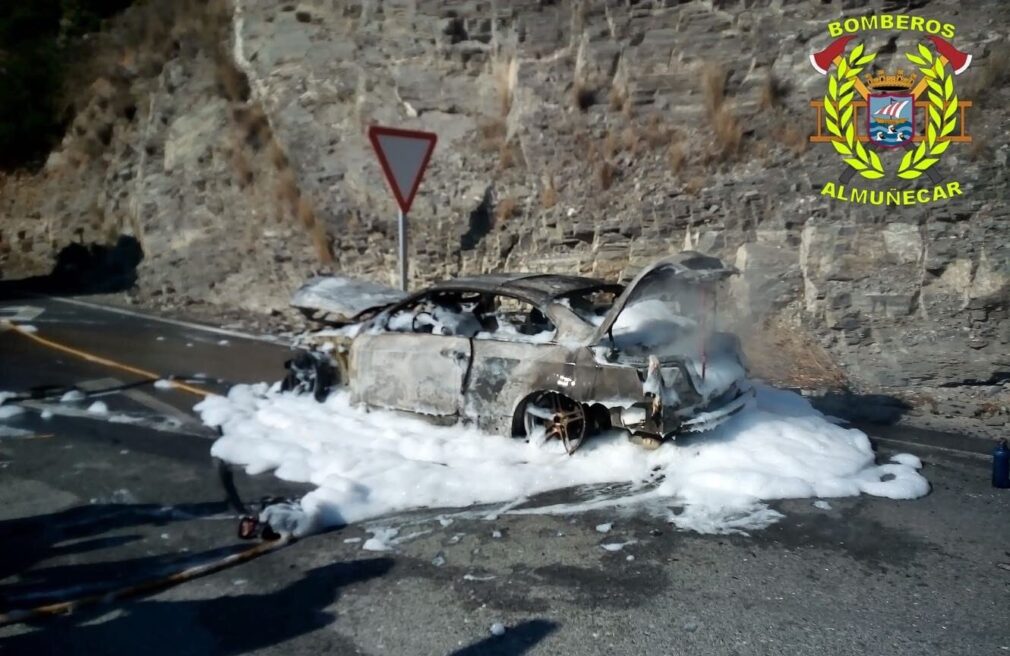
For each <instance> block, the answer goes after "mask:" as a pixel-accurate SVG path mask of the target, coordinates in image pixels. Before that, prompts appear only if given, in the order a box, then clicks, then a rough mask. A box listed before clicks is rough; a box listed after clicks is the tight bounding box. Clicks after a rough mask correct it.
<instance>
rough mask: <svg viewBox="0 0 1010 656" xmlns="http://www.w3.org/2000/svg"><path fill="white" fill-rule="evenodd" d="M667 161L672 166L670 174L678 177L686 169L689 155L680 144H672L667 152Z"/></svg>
mask: <svg viewBox="0 0 1010 656" xmlns="http://www.w3.org/2000/svg"><path fill="white" fill-rule="evenodd" d="M666 160H667V162H669V164H670V172H671V173H673V174H674V175H677V174H678V173H680V172H681V171H682V170H683V169H684V165H685V164H686V163H687V153H685V152H684V147H683V146H682V145H681V144H679V143H672V144H670V147H669V148H668V149H667V151H666Z"/></svg>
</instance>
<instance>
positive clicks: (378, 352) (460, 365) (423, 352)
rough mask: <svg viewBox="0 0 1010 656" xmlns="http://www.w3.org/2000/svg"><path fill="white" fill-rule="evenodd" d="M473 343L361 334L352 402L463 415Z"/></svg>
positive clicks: (355, 347)
mask: <svg viewBox="0 0 1010 656" xmlns="http://www.w3.org/2000/svg"><path fill="white" fill-rule="evenodd" d="M469 361H470V340H468V339H466V338H464V337H453V336H447V335H429V334H419V333H395V332H388V333H380V334H377V335H369V334H365V335H359V336H358V337H356V338H355V339H354V342H353V343H352V345H351V353H350V368H351V377H350V378H351V381H350V388H351V399H352V400H353V401H354V402H358V403H364V404H366V405H369V406H374V407H381V408H390V409H395V410H406V411H409V412H417V413H421V414H426V415H437V416H447V415H455V414H458V413H459V411H460V407H461V403H462V399H463V397H462V391H463V383H464V379H465V377H466V374H467V369H468V365H469Z"/></svg>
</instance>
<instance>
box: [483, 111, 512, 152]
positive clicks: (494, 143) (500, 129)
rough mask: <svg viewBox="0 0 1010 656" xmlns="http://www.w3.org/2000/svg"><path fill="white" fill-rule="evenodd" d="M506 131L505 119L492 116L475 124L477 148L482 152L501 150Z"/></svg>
mask: <svg viewBox="0 0 1010 656" xmlns="http://www.w3.org/2000/svg"><path fill="white" fill-rule="evenodd" d="M506 132H507V129H506V125H505V119H502V118H492V119H488V120H486V121H483V122H481V123H479V124H478V125H477V135H478V141H477V148H478V149H479V150H480V151H481V152H482V153H494V152H498V151H500V150H501V147H502V144H504V143H505V134H506Z"/></svg>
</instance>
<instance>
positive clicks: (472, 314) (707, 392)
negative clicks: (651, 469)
mask: <svg viewBox="0 0 1010 656" xmlns="http://www.w3.org/2000/svg"><path fill="white" fill-rule="evenodd" d="M734 273H735V270H734V269H732V268H730V267H726V266H724V265H723V264H722V262H720V261H719V260H718V259H716V258H713V257H707V256H704V255H701V254H699V253H695V252H690V251H688V252H684V253H680V254H679V255H675V256H672V257H668V258H665V259H662V260H659V261H657V262H655V263H653V264H652V265H651V266H649V267H647V268H646V269H645V270H643V271H642V272H641V273H640V274H639V275H638V276H637V277H636V278H635V279H634V280H633V281H632V282H631V283H630V284H629V285H627V287H624V286H622V285H618V284H611V283H606V282H602V281H598V280H593V279H590V278H583V277H577V276H565V275H551V274H529V273H521V274H490V275H484V276H477V277H472V278H460V279H456V280H449V281H445V282H441V283H438V284H436V285H434V286H432V287H430V288H428V289H425V290H424V291H421V292H418V293H414V294H411V295H405V294H402V293H401V292H396V291H394V290H390V289H388V288H382V287H379V286H376V285H371V284H369V283H359V282H354V281H349V280H347V279H341V278H327V279H317V280H316V281H310V283H308V284H307V285H306V286H305V287H303V289H301V290H299V292H298V293H297V294H296V297H295V300H294V302H293V304H294V305H296V306H298V307H302V308H303V309H304V310H305V311H307V312H316V313H319V312H322V313H323V314H326V313H327V311H329V320H330V322H331V324H334V325H335V326H337V327H334V328H330V329H323V330H320V331H317V332H313V333H309V334H308V335H307V336H306V337H305V338H304V344H303V345H304V346H307V347H308V349H307V350H306V351H303V352H302V353H300V354H299V356H297V357H296V358H294V359H293V360H291V361H289V363H288V369H289V373H288V376H287V378H286V379H285V382H284V387H285V388H286V389H298V390H302V391H312V392H315V393H316V396H317V398H319V399H322V398H324V397H325V395H326V393H327V391H328V389H329V387H330V386H331V385H337V384H339V385H344V386H346V387H347V388H348V390H349V392H350V395H351V400H352V401H353V402H356V403H360V404H363V405H365V406H367V407H370V408H386V409H391V410H400V411H409V412H412V413H418V414H421V415H426V416H428V417H431V418H432V419H439V420H441V421H445V422H455V421H459V420H462V421H464V422H469V423H474V424H476V425H477V426H478V427H479V428H481V429H483V430H486V431H489V432H496V433H502V434H509V435H513V436H517V437H523V436H533V435H534V434H535V433H537V432H539V431H543V432H544V434H545V435H546V436H547V437H556V438H558V439H560V440H561V441H562V442H563V443H564V445H565V448H566V449H567V450H568V452H569V453H571V452H573V451H574V450H575V449H576V448H578V446H579V445H580V444H581V443H582V442H583V440H584V439H585V438H586V437H587V436H588V435H591V434H592V433H594V432H597V431H600V430H605V429H608V428H611V427H618V428H624V429H627V430H628V431H629V432H630V434H631V436H632V437H633V438H634V439H635V440H636V441H639V442H641V443H643V444H645V445H647V446H657V445H658V444H659V443H660V442H661V441H662V440H664V439H670V438H673V437H675V436H676V435H677V434H678V433H681V432H690V431H700V430H706V429H709V428H712V427H714V426H716V425H718V424H719V423H721V422H722V421H724V420H725V419H726V418H728V417H729V416H731V415H732V414H734V413H736V412H737V411H739V410H740V409H741V408H743V407H744V406H745V405H746V404H747V402H748V401H749V399H750V398H751V396H752V391H751V389H750V387H749V385H748V384H747V382H746V372H745V369H744V365H743V361H742V356H741V353H740V348H739V342H738V340H737V339H736V337H735V336H734V335H732V334H729V333H723V332H718V331H716V330H715V325H714V319H713V316H714V314H715V310H716V291H717V287H718V284H719V282H720V281H722V280H724V279H725V278H727V277H729V276H730V275H733V274H734ZM376 300H379V301H380V303H379V304H378V305H374V304H373V303H374V301H376ZM364 306H367V307H364ZM317 316H318V315H317Z"/></svg>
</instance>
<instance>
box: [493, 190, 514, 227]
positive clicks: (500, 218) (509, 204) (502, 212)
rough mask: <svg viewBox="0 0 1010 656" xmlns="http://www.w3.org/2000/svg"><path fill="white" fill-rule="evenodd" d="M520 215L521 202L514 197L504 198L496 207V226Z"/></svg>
mask: <svg viewBox="0 0 1010 656" xmlns="http://www.w3.org/2000/svg"><path fill="white" fill-rule="evenodd" d="M518 213H519V202H518V201H517V200H516V199H515V197H513V196H507V197H505V198H502V199H501V200H500V201H498V203H497V204H496V205H495V208H494V221H495V225H502V224H504V223H505V222H506V221H508V220H509V219H510V218H512V217H513V216H515V215H516V214H518Z"/></svg>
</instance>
